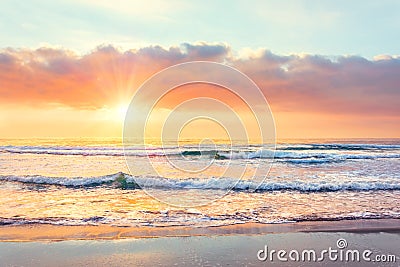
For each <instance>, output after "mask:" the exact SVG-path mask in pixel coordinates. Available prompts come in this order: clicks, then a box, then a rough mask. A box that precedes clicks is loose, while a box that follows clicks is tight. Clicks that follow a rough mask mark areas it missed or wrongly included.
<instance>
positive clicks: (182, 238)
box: [0, 219, 400, 266]
mask: <svg viewBox="0 0 400 267" xmlns="http://www.w3.org/2000/svg"><path fill="white" fill-rule="evenodd" d="M0 239H1V241H2V242H0V265H1V266H244V265H247V266H271V265H272V266H299V265H301V266H376V265H378V266H399V262H400V258H399V256H400V247H399V244H400V243H399V242H400V220H394V219H389V220H349V221H330V222H326V221H324V222H301V223H287V224H270V225H266V224H254V223H253V224H242V225H231V226H221V227H207V228H189V227H157V228H155V227H113V226H109V225H100V226H56V225H41V224H37V225H20V226H1V227H0ZM339 239H345V240H346V242H347V248H348V249H358V250H360V251H363V250H366V249H368V250H371V251H372V253H373V254H372V256H374V255H381V254H384V255H395V256H396V258H395V260H396V262H385V263H379V264H377V262H365V261H359V262H357V261H356V262H354V261H353V262H343V261H331V260H329V259H328V258H325V259H324V261H322V262H293V261H288V262H281V261H278V260H277V259H276V258H275V259H274V260H272V261H271V260H269V259H268V260H266V261H260V260H259V259H258V258H257V253H258V251H259V250H263V249H264V248H265V246H268V248H269V249H275V250H280V249H285V250H287V251H289V250H293V249H296V250H299V251H301V250H304V249H315V250H316V251H320V250H322V249H328V248H329V247H332V248H335V249H337V241H338V240H339ZM57 241H62V242H57Z"/></svg>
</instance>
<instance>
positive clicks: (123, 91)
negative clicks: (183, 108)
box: [0, 43, 400, 116]
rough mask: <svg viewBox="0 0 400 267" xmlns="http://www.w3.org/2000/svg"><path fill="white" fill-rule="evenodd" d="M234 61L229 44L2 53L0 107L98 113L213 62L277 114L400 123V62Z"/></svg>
mask: <svg viewBox="0 0 400 267" xmlns="http://www.w3.org/2000/svg"><path fill="white" fill-rule="evenodd" d="M247 52H248V53H247V56H238V55H235V54H234V53H233V52H232V50H231V48H230V47H229V46H228V45H226V44H208V43H195V44H189V43H184V44H182V45H180V46H173V47H169V48H164V47H161V46H148V47H143V48H141V49H136V50H126V51H121V50H119V49H117V48H115V47H114V46H111V45H108V46H107V45H106V46H100V47H97V48H96V49H94V50H93V51H91V52H90V53H88V54H85V55H78V54H76V53H74V52H72V51H68V50H65V49H60V48H46V47H44V48H40V49H36V50H30V49H22V48H21V49H13V48H7V49H3V50H1V51H0V103H1V104H20V105H28V106H40V105H50V104H51V105H54V104H60V105H65V106H70V107H73V108H77V109H99V108H102V107H104V106H109V105H114V104H116V103H119V102H121V101H125V102H126V99H130V97H131V96H132V95H133V93H134V91H135V88H137V87H138V86H139V85H140V84H141V83H142V82H144V81H145V80H146V79H147V78H148V77H149V76H150V75H152V74H154V73H155V72H157V71H159V70H161V69H163V68H165V67H168V66H171V65H174V64H178V63H181V62H186V61H193V60H208V61H217V62H224V63H227V64H229V65H231V66H234V67H236V68H238V69H239V70H240V71H242V72H244V73H245V74H247V75H248V76H249V77H250V78H252V79H253V80H254V81H255V82H256V83H257V84H258V85H259V87H260V88H261V90H262V91H263V93H264V94H265V96H266V97H267V99H268V101H269V102H270V104H271V106H272V108H273V110H274V111H278V112H279V111H285V112H326V113H345V114H347V113H351V114H364V115H366V116H378V115H379V116H399V115H400V108H399V107H398V106H399V100H400V88H399V87H400V75H399V74H400V58H399V57H398V56H387V55H385V56H378V57H376V58H375V59H374V60H368V59H365V58H362V57H357V56H338V57H336V58H334V59H332V58H329V57H325V56H321V55H288V56H282V55H277V54H273V53H272V52H271V51H268V50H261V51H255V52H254V53H252V52H251V51H247Z"/></svg>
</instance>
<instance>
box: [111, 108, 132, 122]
mask: <svg viewBox="0 0 400 267" xmlns="http://www.w3.org/2000/svg"><path fill="white" fill-rule="evenodd" d="M128 106H129V105H128V104H119V105H117V106H116V107H115V108H113V109H112V117H113V119H114V120H116V121H119V122H121V121H124V120H125V116H126V112H127V111H128Z"/></svg>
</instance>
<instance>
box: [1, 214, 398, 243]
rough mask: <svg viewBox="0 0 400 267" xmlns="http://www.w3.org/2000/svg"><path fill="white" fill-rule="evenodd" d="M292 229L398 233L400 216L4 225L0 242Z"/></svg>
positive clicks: (222, 233)
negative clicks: (126, 224) (221, 223)
mask: <svg viewBox="0 0 400 267" xmlns="http://www.w3.org/2000/svg"><path fill="white" fill-rule="evenodd" d="M294 232H350V233H377V232H387V233H400V219H379V220H378V219H369V220H344V221H310V222H296V223H284V224H261V223H246V224H235V225H227V226H216V227H178V226H177V227H148V226H143V227H118V226H111V225H93V226H92V225H89V226H87V225H85V226H64V225H51V224H27V225H16V226H15V225H9V226H7V225H4V226H1V227H0V241H3V242H4V241H8V242H24V241H63V240H108V239H127V238H155V237H187V236H214V235H260V234H267V233H294Z"/></svg>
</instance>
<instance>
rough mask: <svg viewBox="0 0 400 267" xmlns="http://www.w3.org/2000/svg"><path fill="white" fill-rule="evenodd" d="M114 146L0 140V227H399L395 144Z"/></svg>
mask: <svg viewBox="0 0 400 267" xmlns="http://www.w3.org/2000/svg"><path fill="white" fill-rule="evenodd" d="M121 142H122V141H121V140H120V139H110V138H108V139H106V138H105V139H99V138H97V139H90V138H80V139H29V140H28V139H26V140H25V139H14V140H13V139H3V140H0V225H20V224H33V223H40V224H54V225H99V224H109V225H116V226H153V227H165V226H191V227H208V226H220V225H231V224H243V223H248V222H255V223H286V222H299V221H324V220H353V219H369V218H374V219H379V218H400V205H399V203H400V164H399V163H400V139H390V140H389V139H368V140H367V139H361V140H355V139H339V140H331V139H328V140H283V141H281V142H279V143H278V144H277V145H276V150H275V152H272V151H270V150H267V149H264V148H263V147H262V146H259V145H257V144H250V145H249V144H237V145H234V146H228V145H227V144H224V141H223V140H220V142H216V143H217V144H216V145H215V144H212V145H210V144H209V145H207V144H206V145H203V146H201V147H199V146H198V145H196V140H186V141H185V142H184V143H183V144H180V145H178V146H177V145H174V144H172V143H171V144H164V145H163V146H160V145H157V144H156V143H155V144H153V145H151V146H150V147H143V146H141V145H137V146H130V147H125V148H124V146H123V145H122V143H121ZM272 157H273V158H272ZM126 159H128V162H130V163H129V164H128V165H129V168H128V166H127V160H126ZM149 161H150V162H151V164H152V166H153V167H154V169H153V170H152V171H151V172H150V171H149V169H148V163H149ZM171 163H172V164H174V165H176V166H178V169H176V168H171V167H170V164H171ZM168 166H169V167H168ZM176 166H175V167H176ZM182 166H183V168H194V169H195V170H198V171H189V172H182V171H179V167H182ZM227 169H229V171H226V170H227ZM154 170H156V173H158V175H154ZM233 176H234V177H233ZM169 204H173V205H169Z"/></svg>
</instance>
